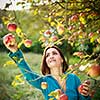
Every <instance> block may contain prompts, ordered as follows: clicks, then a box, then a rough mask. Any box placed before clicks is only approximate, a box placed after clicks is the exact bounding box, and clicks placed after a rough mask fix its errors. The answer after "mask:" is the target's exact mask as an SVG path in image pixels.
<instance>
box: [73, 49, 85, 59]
mask: <svg viewBox="0 0 100 100" xmlns="http://www.w3.org/2000/svg"><path fill="white" fill-rule="evenodd" d="M73 55H74V56H78V57H80V58H83V56H84V53H83V52H80V51H79V52H74V54H73Z"/></svg>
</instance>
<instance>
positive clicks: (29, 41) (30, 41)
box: [24, 39, 32, 48]
mask: <svg viewBox="0 0 100 100" xmlns="http://www.w3.org/2000/svg"><path fill="white" fill-rule="evenodd" d="M24 45H25V47H27V48H30V47H31V46H32V40H29V39H26V40H24Z"/></svg>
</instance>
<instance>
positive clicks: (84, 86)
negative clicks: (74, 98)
mask: <svg viewBox="0 0 100 100" xmlns="http://www.w3.org/2000/svg"><path fill="white" fill-rule="evenodd" d="M89 89H90V84H89V83H88V82H84V83H83V84H81V85H80V86H79V88H78V90H79V93H80V94H82V95H84V96H88V95H89Z"/></svg>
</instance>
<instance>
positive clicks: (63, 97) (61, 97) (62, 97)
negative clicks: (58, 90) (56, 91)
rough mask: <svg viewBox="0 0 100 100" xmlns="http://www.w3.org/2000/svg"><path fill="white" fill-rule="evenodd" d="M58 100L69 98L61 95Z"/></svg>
mask: <svg viewBox="0 0 100 100" xmlns="http://www.w3.org/2000/svg"><path fill="white" fill-rule="evenodd" d="M58 100H68V96H67V95H66V94H64V93H63V94H61V95H60V97H59V99H58Z"/></svg>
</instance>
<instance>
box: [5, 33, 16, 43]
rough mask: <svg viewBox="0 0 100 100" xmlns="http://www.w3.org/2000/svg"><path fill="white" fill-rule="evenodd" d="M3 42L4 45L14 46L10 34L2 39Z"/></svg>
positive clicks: (13, 37) (12, 37) (13, 38)
mask: <svg viewBox="0 0 100 100" xmlns="http://www.w3.org/2000/svg"><path fill="white" fill-rule="evenodd" d="M3 42H4V44H8V43H10V45H14V43H15V36H14V35H12V34H11V33H9V34H7V35H5V36H4V37H3Z"/></svg>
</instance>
